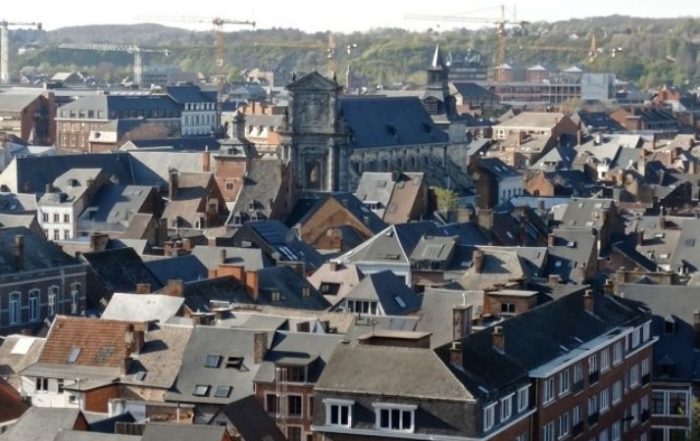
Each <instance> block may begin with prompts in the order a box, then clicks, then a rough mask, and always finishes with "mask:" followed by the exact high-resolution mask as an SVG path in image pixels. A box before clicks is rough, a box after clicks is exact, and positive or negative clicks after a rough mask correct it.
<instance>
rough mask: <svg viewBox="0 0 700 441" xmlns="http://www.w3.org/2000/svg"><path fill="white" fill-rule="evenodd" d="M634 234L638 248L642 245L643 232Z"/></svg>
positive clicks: (639, 231) (638, 231)
mask: <svg viewBox="0 0 700 441" xmlns="http://www.w3.org/2000/svg"><path fill="white" fill-rule="evenodd" d="M635 234H636V242H637V245H638V246H641V245H644V230H637V231H636V232H635Z"/></svg>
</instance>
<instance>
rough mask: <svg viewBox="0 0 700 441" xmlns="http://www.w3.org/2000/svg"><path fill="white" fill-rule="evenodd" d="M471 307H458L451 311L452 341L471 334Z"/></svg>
mask: <svg viewBox="0 0 700 441" xmlns="http://www.w3.org/2000/svg"><path fill="white" fill-rule="evenodd" d="M471 329H472V306H471V305H460V306H455V307H454V308H453V309H452V340H455V341H457V340H461V339H463V338H464V337H466V336H467V335H469V334H471Z"/></svg>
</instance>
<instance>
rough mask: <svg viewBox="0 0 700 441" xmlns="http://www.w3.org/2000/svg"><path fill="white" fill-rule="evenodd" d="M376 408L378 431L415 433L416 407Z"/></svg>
mask: <svg viewBox="0 0 700 441" xmlns="http://www.w3.org/2000/svg"><path fill="white" fill-rule="evenodd" d="M374 408H375V409H374V410H375V418H376V421H375V424H376V427H377V428H378V429H382V430H397V431H402V432H413V421H414V413H415V410H416V407H415V406H396V405H384V404H375V405H374Z"/></svg>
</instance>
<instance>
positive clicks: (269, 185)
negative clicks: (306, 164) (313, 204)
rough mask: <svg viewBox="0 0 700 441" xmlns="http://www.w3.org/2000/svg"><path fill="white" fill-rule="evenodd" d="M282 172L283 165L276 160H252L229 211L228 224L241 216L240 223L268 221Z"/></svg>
mask: <svg viewBox="0 0 700 441" xmlns="http://www.w3.org/2000/svg"><path fill="white" fill-rule="evenodd" d="M283 171H284V170H283V165H282V164H280V162H279V161H278V160H276V159H254V160H252V161H251V162H250V166H249V168H248V171H247V173H246V176H245V179H244V181H243V187H241V191H240V193H239V194H238V198H237V199H236V202H235V204H234V206H233V209H231V215H230V216H229V223H231V222H232V221H233V218H234V216H241V222H245V221H248V220H250V219H253V218H254V219H268V218H269V217H270V215H271V213H272V206H271V203H270V201H274V200H275V197H276V196H277V194H278V193H279V192H280V189H281V188H282V181H283Z"/></svg>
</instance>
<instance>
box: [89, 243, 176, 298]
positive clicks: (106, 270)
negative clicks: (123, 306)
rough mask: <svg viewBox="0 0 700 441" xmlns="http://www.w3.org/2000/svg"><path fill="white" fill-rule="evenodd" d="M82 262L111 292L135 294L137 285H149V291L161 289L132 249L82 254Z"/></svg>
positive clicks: (156, 279)
mask: <svg viewBox="0 0 700 441" xmlns="http://www.w3.org/2000/svg"><path fill="white" fill-rule="evenodd" d="M82 258H83V260H85V262H87V263H88V264H89V265H90V267H91V268H92V270H93V271H94V272H95V273H96V274H97V276H98V277H99V278H100V280H101V281H102V283H103V284H104V286H105V288H107V290H108V291H111V292H136V285H137V284H139V283H150V284H151V289H153V290H157V289H160V288H161V287H162V284H161V283H160V281H159V280H158V278H157V277H156V276H155V275H154V274H153V273H152V272H151V270H149V269H148V267H147V266H146V265H145V264H144V263H143V261H142V260H141V258H140V257H139V255H138V254H136V251H134V249H133V248H117V249H113V250H106V251H97V252H91V253H84V254H83V255H82Z"/></svg>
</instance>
